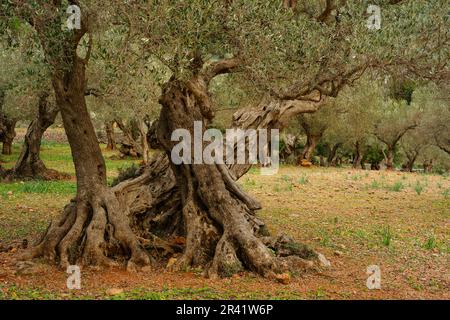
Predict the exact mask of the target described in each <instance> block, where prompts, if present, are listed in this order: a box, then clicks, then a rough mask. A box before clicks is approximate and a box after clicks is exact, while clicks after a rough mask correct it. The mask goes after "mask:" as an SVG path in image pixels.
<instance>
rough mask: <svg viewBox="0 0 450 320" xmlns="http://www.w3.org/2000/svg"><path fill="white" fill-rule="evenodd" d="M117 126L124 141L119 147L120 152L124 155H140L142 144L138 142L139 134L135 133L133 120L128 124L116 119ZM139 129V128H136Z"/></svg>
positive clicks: (141, 153)
mask: <svg viewBox="0 0 450 320" xmlns="http://www.w3.org/2000/svg"><path fill="white" fill-rule="evenodd" d="M116 123H117V126H118V127H119V129H120V130H121V131H122V133H123V137H124V141H123V142H122V146H121V147H120V152H121V153H122V154H123V155H125V156H131V157H136V158H138V157H141V156H142V155H143V150H142V145H141V143H140V142H139V140H140V138H139V134H136V130H135V129H136V128H134V127H135V125H134V122H133V121H130V122H129V123H128V124H126V123H124V122H123V121H122V120H116ZM137 129H138V130H139V128H137Z"/></svg>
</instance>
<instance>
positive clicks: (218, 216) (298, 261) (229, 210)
mask: <svg viewBox="0 0 450 320" xmlns="http://www.w3.org/2000/svg"><path fill="white" fill-rule="evenodd" d="M160 102H161V104H162V106H163V108H162V111H161V116H160V120H159V122H158V125H157V128H155V126H152V128H154V129H156V131H157V135H158V138H159V139H158V140H159V141H158V142H157V143H152V147H153V148H156V147H158V146H159V147H162V148H163V149H164V150H165V153H166V154H170V151H171V150H172V146H173V142H171V141H170V136H171V133H172V130H174V129H179V128H185V129H187V130H189V131H190V132H192V130H193V124H194V120H198V121H202V123H203V125H204V128H205V127H206V126H207V124H208V123H209V121H211V119H212V116H213V113H212V112H211V109H210V103H209V98H208V95H207V90H206V87H205V84H204V83H203V82H202V81H201V79H199V78H197V79H193V80H191V82H190V83H188V84H185V83H182V82H180V81H177V80H172V81H171V82H170V83H168V84H167V86H166V87H165V89H164V92H163V95H162V97H161V99H160ZM293 109H295V110H293ZM316 109H317V105H316V104H315V103H312V102H303V101H302V102H298V103H295V104H293V103H279V102H272V103H268V104H263V103H261V104H260V105H258V106H255V107H251V108H248V109H244V110H240V111H238V112H237V113H236V114H235V116H234V123H235V126H238V127H241V128H243V129H250V128H253V129H258V128H282V127H283V125H284V124H285V123H286V122H285V119H286V118H285V116H287V115H288V114H289V113H290V114H293V113H295V112H297V113H301V112H313V110H316ZM149 132H155V130H152V129H150V130H149ZM149 141H155V139H154V138H153V137H149ZM166 154H159V155H157V156H156V157H154V158H153V159H152V160H151V161H150V163H149V165H148V166H147V167H145V169H144V170H143V172H140V173H138V174H137V177H136V178H134V179H130V180H127V181H124V182H122V183H120V184H119V185H117V186H115V187H114V188H113V191H114V192H115V194H116V195H117V197H118V198H119V200H120V202H121V203H123V204H124V206H126V207H128V208H129V212H130V220H131V225H132V228H133V231H134V233H135V234H137V235H138V236H139V239H140V240H141V243H142V244H143V245H144V246H145V247H146V248H147V249H151V250H152V251H153V252H156V253H157V254H156V256H157V257H161V256H163V257H166V256H173V255H177V254H180V253H183V254H182V256H181V257H178V258H177V262H176V263H175V264H174V265H173V268H174V269H180V268H181V269H183V268H186V267H190V266H200V267H203V268H205V270H206V274H207V275H209V276H211V277H215V276H231V275H232V274H234V273H237V272H239V271H241V270H243V269H250V270H253V271H255V272H257V273H259V274H262V275H265V276H269V275H273V274H274V273H277V272H282V271H285V270H287V269H289V268H294V269H298V268H300V269H302V268H309V267H311V265H312V264H313V263H312V262H311V261H306V260H304V258H308V259H314V258H315V257H316V253H315V252H313V251H311V250H310V249H308V248H307V247H305V246H303V245H300V244H297V243H295V242H294V241H293V240H292V239H290V238H289V237H286V236H280V237H277V238H272V237H270V236H269V234H268V232H267V228H266V227H265V225H264V223H263V222H262V221H261V220H260V219H259V218H258V217H257V216H256V214H255V211H256V210H257V209H259V208H260V205H259V204H258V202H257V201H256V200H254V199H252V198H251V197H250V196H248V195H247V194H245V193H244V192H243V191H242V190H241V189H240V188H239V186H238V185H237V184H236V178H239V177H241V176H242V175H243V174H245V173H246V172H247V171H248V170H249V169H250V167H251V165H233V166H230V168H227V167H226V166H223V165H179V166H176V165H174V164H172V163H171V162H170V161H169V158H168V156H167V155H166ZM180 240H181V241H180Z"/></svg>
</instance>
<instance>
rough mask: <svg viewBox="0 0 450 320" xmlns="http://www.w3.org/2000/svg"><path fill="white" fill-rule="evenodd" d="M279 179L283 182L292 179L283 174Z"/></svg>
mask: <svg viewBox="0 0 450 320" xmlns="http://www.w3.org/2000/svg"><path fill="white" fill-rule="evenodd" d="M281 179H282V180H283V181H284V182H290V181H291V180H292V179H291V177H289V176H288V175H283V176H282V177H281Z"/></svg>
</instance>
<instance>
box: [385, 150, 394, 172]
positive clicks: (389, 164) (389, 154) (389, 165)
mask: <svg viewBox="0 0 450 320" xmlns="http://www.w3.org/2000/svg"><path fill="white" fill-rule="evenodd" d="M394 155H395V147H393V146H388V149H387V150H386V170H394Z"/></svg>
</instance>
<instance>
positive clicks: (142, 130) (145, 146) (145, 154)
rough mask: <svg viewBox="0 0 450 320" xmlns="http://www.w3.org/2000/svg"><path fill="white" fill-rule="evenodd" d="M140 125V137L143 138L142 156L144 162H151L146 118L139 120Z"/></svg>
mask: <svg viewBox="0 0 450 320" xmlns="http://www.w3.org/2000/svg"><path fill="white" fill-rule="evenodd" d="M138 125H139V133H140V139H141V145H142V158H143V162H144V164H148V162H149V158H148V153H149V150H150V148H149V144H148V140H147V131H146V125H145V122H144V120H138Z"/></svg>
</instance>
